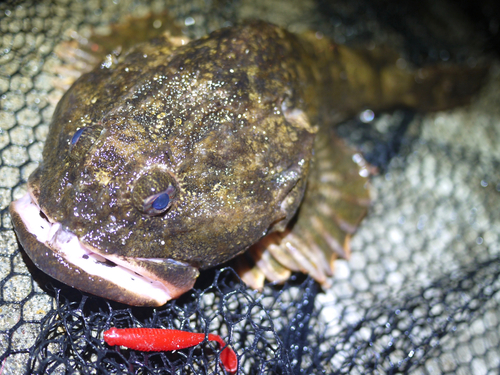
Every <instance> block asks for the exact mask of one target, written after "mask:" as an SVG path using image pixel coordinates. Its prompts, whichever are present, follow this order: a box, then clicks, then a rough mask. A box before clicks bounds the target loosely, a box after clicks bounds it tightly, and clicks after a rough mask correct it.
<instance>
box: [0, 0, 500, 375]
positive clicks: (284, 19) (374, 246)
mask: <svg viewBox="0 0 500 375" xmlns="http://www.w3.org/2000/svg"><path fill="white" fill-rule="evenodd" d="M215 3H217V4H215ZM364 4H371V2H368V3H365V2H345V3H343V2H338V4H337V5H336V7H335V8H334V9H333V10H332V9H331V7H330V5H329V3H327V2H321V1H318V2H305V1H298V2H294V3H292V5H290V6H289V9H288V8H286V9H284V8H283V7H282V6H281V5H280V3H279V2H276V4H274V3H273V4H272V5H271V6H270V8H268V7H266V6H265V4H261V3H259V2H256V3H254V5H252V6H249V5H248V3H247V2H245V1H237V2H214V4H212V5H207V3H205V2H197V1H193V2H187V3H184V2H183V3H182V4H181V3H176V2H172V3H164V2H160V1H157V2H154V1H153V2H150V3H148V4H147V5H146V4H145V3H134V2H133V1H130V2H118V1H115V2H113V1H110V2H105V1H102V2H97V1H96V2H63V1H61V2H57V1H45V2H38V3H36V4H35V3H27V2H15V3H4V4H2V5H1V6H0V11H1V13H0V30H1V34H0V36H1V44H2V50H1V53H0V54H1V56H0V95H1V97H0V155H1V165H0V209H1V220H2V221H1V228H0V276H1V278H0V279H1V281H0V290H1V296H0V362H1V363H0V366H1V370H0V374H3V375H5V374H23V373H24V374H65V373H67V374H72V373H82V374H124V373H130V374H209V373H210V374H213V373H215V374H223V373H224V370H223V369H222V368H221V366H220V364H219V362H218V355H219V349H218V348H217V346H216V345H215V344H214V343H212V342H208V341H205V342H203V343H202V344H200V345H198V346H196V347H193V348H189V349H183V350H179V351H176V352H165V353H155V352H151V353H142V352H138V351H133V350H128V349H123V348H117V347H109V346H108V345H106V344H105V343H104V341H103V339H102V332H103V331H104V330H105V329H108V328H110V327H120V328H129V327H155V328H176V329H183V330H187V331H192V332H204V333H207V334H208V333H217V334H219V335H220V336H221V337H222V338H223V339H224V340H225V341H226V342H227V343H228V344H229V345H230V346H231V347H232V348H233V349H234V350H235V351H236V353H237V355H238V358H239V373H241V374H381V373H394V374H396V373H409V374H471V373H473V374H495V373H498V372H499V371H500V359H499V358H500V351H499V349H498V348H499V346H500V306H499V304H500V293H499V291H500V281H499V273H500V210H499V208H500V173H499V170H500V168H499V167H500V149H499V148H498V146H497V145H498V144H499V142H500V105H499V104H500V89H499V88H500V69H499V68H498V67H497V66H496V65H495V64H493V65H494V66H493V68H492V72H491V74H490V77H489V79H488V82H486V83H485V85H484V87H483V88H482V90H481V92H480V93H479V94H478V95H477V96H476V98H475V99H474V100H473V102H472V104H471V105H470V106H468V107H466V108H457V109H453V110H450V111H446V112H440V113H433V114H416V113H412V112H401V111H394V112H391V113H383V114H376V117H375V119H373V121H372V122H371V123H370V124H369V125H366V124H365V123H364V122H362V121H359V120H357V119H353V120H350V121H348V122H346V123H345V124H342V125H341V126H340V127H339V130H338V131H339V134H340V135H341V136H342V137H344V138H345V139H346V141H347V142H349V143H351V144H352V145H356V146H357V147H358V148H359V149H360V150H361V151H362V152H363V153H364V154H365V157H366V158H367V159H368V160H369V161H370V163H371V164H372V165H373V166H376V167H377V170H378V174H377V175H375V176H374V177H373V178H372V182H371V184H372V187H371V189H372V196H373V205H372V207H371V209H370V213H369V214H368V216H367V218H366V219H365V220H364V221H363V223H362V225H361V228H360V229H359V231H358V233H357V234H356V235H355V236H354V238H353V240H352V244H351V246H352V256H351V259H350V260H349V261H343V260H341V261H337V262H336V265H335V267H336V273H335V276H334V278H333V280H332V287H331V288H330V289H328V290H322V289H321V288H320V287H319V286H318V285H317V284H316V283H315V282H314V281H313V280H311V279H309V278H306V277H305V276H303V275H294V277H293V278H292V279H291V280H290V281H288V282H287V283H286V284H285V285H283V286H275V285H266V286H265V288H264V290H263V291H261V292H256V291H253V290H251V289H249V288H247V287H246V286H245V285H244V284H243V283H242V282H241V281H240V280H239V278H238V277H237V275H236V274H235V272H234V271H233V270H232V269H231V268H230V267H224V268H219V269H216V270H211V271H208V272H206V273H204V274H203V275H202V278H201V279H200V280H199V282H198V283H197V284H196V286H195V289H194V290H193V291H192V292H189V293H187V294H186V295H184V296H183V297H181V298H180V299H178V300H175V301H170V302H169V303H167V304H166V305H165V306H163V307H161V308H157V309H151V308H131V307H127V306H124V305H120V304H117V303H111V302H106V301H105V300H103V299H99V298H95V297H92V296H87V295H82V294H81V293H80V292H78V291H76V290H73V289H71V288H68V287H65V286H64V285H62V284H60V283H58V282H56V281H55V280H52V279H50V278H48V277H47V276H45V275H44V274H43V273H41V272H39V271H38V270H36V268H34V267H33V265H32V264H31V263H30V261H29V259H28V258H27V257H26V256H25V255H24V253H23V251H22V250H21V249H19V246H18V244H17V241H16V238H15V235H14V232H13V230H12V225H11V223H10V218H9V215H8V204H9V203H10V202H11V200H13V199H16V198H19V196H21V195H22V194H23V192H24V191H25V182H26V179H27V177H28V176H29V174H30V173H31V171H32V170H33V169H34V168H35V167H36V165H37V163H38V162H40V161H41V150H42V147H43V142H44V140H45V138H46V136H47V129H48V123H49V121H50V118H51V114H52V112H53V110H54V106H55V104H56V103H57V100H58V98H60V96H61V94H62V91H61V89H58V88H57V85H54V76H55V73H54V70H53V69H52V67H53V66H54V65H57V64H58V63H59V62H58V58H57V56H55V55H54V54H53V50H54V48H55V46H56V45H57V44H58V43H59V42H60V41H61V40H64V39H68V38H70V36H71V31H68V30H78V31H79V33H83V34H85V32H90V31H89V30H90V29H92V28H97V29H99V28H106V25H109V23H110V22H118V21H119V20H120V19H121V17H123V16H124V15H126V14H134V15H143V14H146V13H147V12H149V11H150V10H154V11H162V10H164V9H168V10H169V11H170V12H171V13H172V15H173V16H175V18H176V19H178V20H179V21H180V22H181V24H183V25H184V26H185V27H186V30H185V31H186V32H187V33H188V34H189V35H190V36H191V37H196V36H200V35H203V34H204V33H206V32H207V31H210V30H212V29H215V28H218V27H221V26H223V25H227V24H228V22H232V21H234V20H235V19H239V18H242V17H243V18H244V17H253V18H255V17H262V18H267V19H268V20H269V21H273V22H276V23H281V24H284V25H286V26H288V27H289V28H290V29H291V30H292V31H296V32H297V31H298V32H300V30H301V29H307V28H311V27H312V26H316V27H317V28H319V29H321V30H322V31H323V32H324V33H329V34H330V36H331V37H332V38H334V39H335V40H336V41H338V42H349V41H350V40H352V39H356V38H358V39H361V40H363V39H366V38H367V35H368V34H369V35H371V36H372V37H374V38H375V39H377V38H380V39H382V40H384V41H388V42H391V43H394V44H395V45H397V46H399V47H402V48H403V49H404V47H405V43H404V39H405V37H407V38H409V39H411V38H410V36H411V35H410V36H408V35H403V36H402V37H401V36H400V35H399V34H397V33H395V32H394V30H389V29H388V28H385V27H384V24H383V23H382V24H377V23H376V21H377V20H378V22H383V21H384V17H381V16H380V14H378V13H377V12H382V11H379V10H377V11H376V12H375V11H373V12H375V13H377V14H375V13H373V12H372V13H370V12H371V9H372V8H371V7H370V6H368V7H364ZM374 4H378V5H380V4H385V2H383V1H378V2H374ZM439 4H441V5H440V6H441V8H440V9H445V10H446V9H449V8H448V6H449V4H448V3H446V2H441V3H439ZM478 7H479V8H481V9H482V10H481V12H482V13H481V14H483V16H484V17H486V18H487V14H488V12H487V11H485V10H484V9H486V10H488V9H489V8H488V3H487V2H484V3H481V4H480V6H478ZM490 7H493V5H491V6H490ZM483 8H484V9H483ZM318 10H319V11H320V12H323V14H322V15H318ZM452 10H453V9H452ZM492 10H494V7H493V8H492ZM259 11H260V12H261V13H260V16H259V14H258V13H256V12H259ZM391 12H392V13H391ZM393 12H397V11H396V10H394V9H392V8H390V12H389V13H388V14H389V15H391V14H392V15H394V13H393ZM402 12H409V10H407V9H406V10H405V9H403V10H402ZM490 13H491V14H493V13H492V12H490ZM451 14H452V15H453V14H454V13H453V12H451ZM485 14H486V15H485ZM387 17H389V16H387ZM391 17H392V16H391ZM491 17H492V18H491V20H493V21H494V17H493V16H491ZM298 20H301V22H299V21H298ZM356 20H357V21H356ZM381 20H382V21H381ZM493 21H491V22H493ZM497 21H498V20H497ZM322 22H323V23H322ZM456 22H457V25H458V26H461V27H462V26H463V28H464V29H465V30H468V29H467V27H469V26H470V25H469V24H466V25H465V26H464V25H463V24H460V22H463V21H460V20H459V19H458V18H457V21H456ZM411 25H412V23H411V22H408V24H407V25H406V26H407V27H406V28H403V29H401V28H399V29H398V27H395V26H394V28H396V30H397V31H398V32H403V33H404V32H410V31H411ZM474 25H475V24H474V23H472V26H470V27H472V29H474V30H475V28H474V27H475V26H474ZM492 25H493V26H494V25H495V23H494V22H493V23H492ZM396 26H398V25H396ZM400 26H401V25H400ZM458 26H457V27H458ZM401 27H402V26H401ZM490 29H491V27H490ZM409 30H410V31H409ZM490 31H491V30H490ZM398 35H399V36H398ZM471 35H472V34H471ZM479 35H483V36H484V35H485V34H479ZM491 35H493V34H491ZM491 35H490V36H491ZM402 40H403V41H402ZM417 41H418V42H419V43H418V46H417V47H418V48H417V49H418V51H420V50H422V51H425V53H426V54H427V57H428V58H429V59H430V60H431V61H432V60H433V59H437V60H439V59H443V58H446V57H447V56H446V54H445V53H444V52H443V51H446V52H447V53H448V54H449V55H450V56H448V57H450V58H453V56H454V55H453V53H454V52H453V51H458V52H456V56H455V57H456V59H457V60H464V59H465V60H467V58H464V57H463V55H464V53H463V49H464V48H465V47H462V46H460V48H457V49H455V50H454V49H453V48H450V49H448V50H445V49H444V47H443V44H442V43H444V42H442V40H441V39H440V40H438V42H436V43H434V44H433V43H430V45H425V43H422V42H421V40H420V39H418V40H417ZM493 42H494V40H493ZM481 43H483V44H484V43H486V45H487V43H488V38H487V37H484V38H483V39H481V40H480V43H479V42H478V43H476V47H477V46H478V45H482V44H481ZM472 44H473V43H472ZM435 45H438V47H436V48H437V49H436V48H435V47H434V46H435ZM491 45H493V46H494V45H495V44H494V43H493V44H491ZM415 48H416V47H415ZM433 48H434V49H435V51H434V50H433ZM471 48H472V47H471ZM485 49H486V48H485ZM418 51H417V52H415V51H414V50H411V49H410V51H409V52H408V53H409V56H410V57H409V58H408V59H409V60H411V59H413V57H412V56H415V54H417V57H415V58H414V60H416V62H417V63H418V62H420V61H419V59H420V58H421V56H422V53H421V52H418ZM468 52H470V54H468V55H467V56H475V55H474V54H475V52H474V51H469V50H468ZM419 53H420V54H419ZM469 63H471V64H472V63H473V61H469Z"/></svg>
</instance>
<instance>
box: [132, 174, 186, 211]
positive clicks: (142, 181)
mask: <svg viewBox="0 0 500 375" xmlns="http://www.w3.org/2000/svg"><path fill="white" fill-rule="evenodd" d="M175 186H176V184H175V180H174V178H173V177H172V176H171V175H170V173H168V172H163V171H154V172H150V173H148V174H146V175H143V176H141V177H140V178H139V179H138V180H137V181H136V182H135V184H134V187H133V191H132V203H133V205H134V206H135V207H136V208H137V209H138V210H139V211H141V212H143V213H145V214H146V215H149V216H157V215H160V214H162V213H164V212H166V211H167V210H168V209H169V208H170V207H171V206H172V202H173V200H174V198H175V195H176V187H175Z"/></svg>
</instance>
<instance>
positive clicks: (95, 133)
mask: <svg viewBox="0 0 500 375" xmlns="http://www.w3.org/2000/svg"><path fill="white" fill-rule="evenodd" d="M101 131H102V126H100V125H93V126H84V127H82V128H80V129H78V130H77V131H75V133H74V134H73V137H72V138H71V141H70V143H69V153H70V156H71V157H72V158H76V159H78V158H79V157H80V156H81V155H82V154H84V153H85V152H87V151H88V149H89V148H90V147H92V145H93V144H94V143H95V141H96V140H97V138H99V135H100V134H101Z"/></svg>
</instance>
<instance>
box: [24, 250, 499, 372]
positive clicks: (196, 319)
mask: <svg viewBox="0 0 500 375" xmlns="http://www.w3.org/2000/svg"><path fill="white" fill-rule="evenodd" d="M499 264H500V259H498V258H496V259H491V260H488V261H487V262H480V263H478V264H477V265H474V266H473V267H468V268H463V269H459V270H457V271H455V272H453V273H450V274H446V275H442V276H441V277H440V278H439V279H437V280H435V281H433V282H432V283H431V284H430V285H428V286H426V287H421V288H415V289H412V290H411V291H409V292H407V293H405V294H402V295H401V296H399V297H397V298H396V297H394V298H387V299H385V300H383V301H377V300H375V301H373V302H372V304H371V306H366V309H365V310H364V311H363V315H362V316H361V318H360V319H359V320H358V321H356V322H355V323H353V324H346V325H345V326H344V327H342V328H340V327H339V328H338V329H329V328H330V327H328V325H327V324H325V322H324V321H323V319H322V318H321V317H320V316H321V310H322V307H320V306H316V307H315V297H316V295H317V294H318V292H319V288H318V286H317V285H316V283H315V282H314V281H312V280H311V279H306V280H305V281H302V282H297V281H295V280H293V281H292V282H290V283H288V284H287V285H286V286H285V287H283V288H279V289H273V288H271V289H268V290H267V291H266V292H265V293H258V294H256V293H255V292H253V291H250V290H248V289H247V288H246V287H245V286H244V284H242V283H241V282H237V281H235V275H234V274H233V272H232V270H231V269H223V270H220V271H217V272H216V275H215V279H214V282H213V284H212V285H211V286H210V287H208V288H206V289H204V290H196V291H195V292H193V293H192V294H191V295H190V296H186V297H183V298H181V299H179V300H177V301H171V302H169V303H168V304H167V305H166V306H165V307H162V308H160V309H154V310H152V309H138V308H124V307H122V306H120V307H114V306H112V305H110V304H109V303H104V302H103V301H102V300H97V299H95V298H92V297H87V296H84V297H82V298H78V299H77V300H74V301H70V300H68V299H66V298H65V297H63V296H62V295H61V294H60V293H59V292H57V293H56V300H57V305H56V308H55V309H54V310H53V311H51V312H50V313H49V314H48V315H47V317H46V318H45V319H44V321H43V324H42V331H41V333H40V335H39V336H38V338H37V340H36V342H35V346H34V348H33V350H32V351H31V353H30V362H29V365H28V368H29V373H34V374H35V373H36V374H46V373H54V371H56V370H59V371H64V370H66V371H67V370H69V369H71V370H75V369H77V370H79V371H80V372H81V373H84V374H87V373H88V374H90V373H95V371H97V373H126V372H129V373H143V374H149V373H151V374H162V373H165V374H166V373H182V372H183V371H185V372H186V373H191V372H192V373H223V371H222V370H220V369H219V368H218V366H217V351H216V350H213V348H212V346H211V345H208V344H206V345H202V346H201V347H196V348H192V349H186V350H182V351H179V352H176V353H153V354H151V353H141V352H136V351H129V350H118V349H114V348H109V347H107V346H106V345H105V344H103V341H102V339H101V337H100V332H102V331H103V330H105V329H107V328H109V327H110V326H116V327H143V326H144V327H161V328H176V329H184V330H189V331H191V330H194V331H200V332H212V331H215V332H224V335H227V336H228V342H229V343H230V344H231V345H232V346H233V347H234V348H235V349H236V350H237V353H238V357H239V364H240V370H241V372H242V373H248V374H256V373H277V374H315V373H331V374H348V373H361V374H363V373H372V372H373V371H378V372H387V373H405V372H407V371H409V370H410V369H412V368H415V367H417V366H418V365H420V364H422V362H423V361H425V360H426V359H427V358H428V356H429V355H433V354H434V355H435V354H436V352H437V353H439V352H440V349H439V346H440V345H441V341H442V340H446V339H447V337H449V336H451V335H452V334H453V332H454V331H456V330H457V329H459V328H460V327H461V326H463V325H466V326H467V325H470V324H472V323H473V322H474V320H475V319H476V318H477V317H478V316H480V315H481V314H484V311H485V310H486V309H498V306H499V305H498V295H497V299H496V300H495V298H494V297H495V295H496V294H498V290H499V283H500V280H499V279H498V276H499V274H500V268H499ZM349 310H350V308H349V306H345V307H344V308H343V310H342V311H341V313H340V319H342V317H343V316H344V315H346V314H349V313H350V311H349Z"/></svg>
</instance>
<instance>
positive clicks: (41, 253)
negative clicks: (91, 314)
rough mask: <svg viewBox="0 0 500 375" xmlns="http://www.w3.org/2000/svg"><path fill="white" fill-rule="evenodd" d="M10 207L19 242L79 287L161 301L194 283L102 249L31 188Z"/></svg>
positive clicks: (148, 302)
mask: <svg viewBox="0 0 500 375" xmlns="http://www.w3.org/2000/svg"><path fill="white" fill-rule="evenodd" d="M9 209H10V214H11V217H12V221H13V224H14V229H15V231H16V233H17V236H18V239H19V242H20V243H21V245H22V246H23V248H24V250H25V251H26V253H27V255H28V256H29V257H30V258H31V260H32V261H33V263H34V264H35V265H36V266H37V267H38V268H40V269H41V270H42V271H44V272H45V273H47V274H48V275H50V276H52V277H53V278H55V279H56V280H59V281H61V282H63V283H65V284H67V285H70V286H72V287H74V288H77V289H80V290H82V291H84V292H88V293H91V294H94V295H97V296H100V297H105V298H108V299H111V300H114V301H117V302H122V303H126V304H129V305H135V306H161V305H164V304H165V303H166V302H167V301H168V300H170V299H173V298H177V297H178V296H180V295H181V294H183V293H184V292H186V291H187V290H189V289H191V288H192V286H193V284H194V280H193V282H192V283H191V284H190V285H185V286H183V287H181V288H179V287H178V286H177V285H175V284H174V285H172V284H169V282H168V281H166V280H159V279H158V278H155V277H150V275H147V272H146V275H145V274H144V273H143V272H141V271H143V270H141V268H140V267H134V265H132V266H131V267H127V266H128V262H127V258H124V257H118V256H116V255H109V254H102V253H100V252H97V251H96V249H93V248H90V247H89V246H87V245H86V244H84V243H83V242H81V241H80V240H79V238H78V237H77V236H76V235H75V234H74V233H72V232H70V231H68V230H66V229H64V228H63V226H62V225H61V224H60V223H57V222H56V223H52V222H50V221H49V219H48V216H47V215H45V213H44V212H43V211H42V210H41V209H40V207H39V205H38V203H37V201H36V199H34V198H33V196H32V194H30V192H28V193H26V194H25V195H24V196H23V197H22V198H20V199H18V200H16V201H14V202H12V203H11V204H10V207H9ZM153 261H154V260H153ZM188 284H189V283H188Z"/></svg>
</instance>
